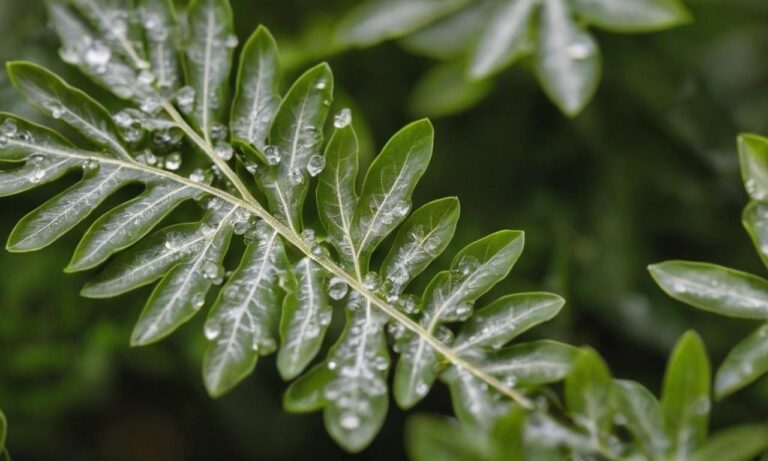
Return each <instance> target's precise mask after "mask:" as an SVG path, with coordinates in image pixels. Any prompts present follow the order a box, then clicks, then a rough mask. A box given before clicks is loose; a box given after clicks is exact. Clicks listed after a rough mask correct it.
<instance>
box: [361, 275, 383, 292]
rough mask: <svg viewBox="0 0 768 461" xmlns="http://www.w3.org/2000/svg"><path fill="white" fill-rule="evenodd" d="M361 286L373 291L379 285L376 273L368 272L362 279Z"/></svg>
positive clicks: (379, 280)
mask: <svg viewBox="0 0 768 461" xmlns="http://www.w3.org/2000/svg"><path fill="white" fill-rule="evenodd" d="M363 285H365V288H367V289H369V290H375V289H376V288H377V287H378V286H379V285H381V279H379V274H377V273H376V272H368V273H367V274H365V277H363Z"/></svg>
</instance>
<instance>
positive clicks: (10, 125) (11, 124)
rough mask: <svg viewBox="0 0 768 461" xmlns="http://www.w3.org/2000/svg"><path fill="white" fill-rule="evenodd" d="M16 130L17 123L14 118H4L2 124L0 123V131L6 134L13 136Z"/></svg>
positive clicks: (17, 127) (17, 129)
mask: <svg viewBox="0 0 768 461" xmlns="http://www.w3.org/2000/svg"><path fill="white" fill-rule="evenodd" d="M18 131H19V125H18V124H17V123H16V120H14V119H12V118H7V119H5V121H4V122H3V124H2V125H0V132H2V133H3V134H4V135H6V136H15V135H16V133H18Z"/></svg>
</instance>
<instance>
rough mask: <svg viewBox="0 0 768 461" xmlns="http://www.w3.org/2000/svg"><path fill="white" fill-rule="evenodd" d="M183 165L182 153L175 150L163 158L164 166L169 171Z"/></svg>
mask: <svg viewBox="0 0 768 461" xmlns="http://www.w3.org/2000/svg"><path fill="white" fill-rule="evenodd" d="M180 167H181V154H180V153H178V152H173V153H171V154H168V155H167V156H166V157H165V159H164V160H163V168H165V169H166V170H168V171H176V170H178V169H179V168H180Z"/></svg>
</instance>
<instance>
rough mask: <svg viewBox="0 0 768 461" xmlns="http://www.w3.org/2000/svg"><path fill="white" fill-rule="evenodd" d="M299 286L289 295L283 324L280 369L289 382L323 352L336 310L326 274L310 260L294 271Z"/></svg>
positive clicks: (278, 356) (301, 261)
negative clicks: (334, 309)
mask: <svg viewBox="0 0 768 461" xmlns="http://www.w3.org/2000/svg"><path fill="white" fill-rule="evenodd" d="M293 272H294V274H295V276H296V279H297V280H296V283H295V287H293V288H292V289H291V290H289V292H288V295H287V296H286V299H285V302H284V305H283V306H284V307H283V315H282V319H281V323H280V337H281V339H282V344H281V346H280V351H279V352H278V354H277V369H278V370H279V371H280V375H281V376H282V377H283V379H285V380H289V379H293V378H295V377H296V376H298V375H299V374H300V373H301V372H302V371H304V369H305V368H306V367H307V365H309V363H310V362H311V361H312V359H314V358H315V356H316V355H317V353H318V352H319V351H320V346H321V345H322V344H323V339H324V338H325V332H326V330H327V329H328V325H330V323H331V316H332V314H333V310H332V307H331V304H330V300H329V298H328V293H327V292H326V290H325V282H326V278H327V273H326V271H325V270H324V269H323V268H321V267H320V266H318V265H317V263H315V262H314V261H312V260H311V259H309V258H302V259H301V260H300V261H299V262H297V263H296V264H295V266H294V268H293Z"/></svg>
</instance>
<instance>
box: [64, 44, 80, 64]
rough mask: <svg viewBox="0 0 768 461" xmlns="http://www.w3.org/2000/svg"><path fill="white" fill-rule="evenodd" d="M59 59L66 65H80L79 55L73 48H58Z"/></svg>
mask: <svg viewBox="0 0 768 461" xmlns="http://www.w3.org/2000/svg"><path fill="white" fill-rule="evenodd" d="M59 57H60V58H61V60H62V61H64V62H66V63H67V64H80V53H79V52H78V51H77V48H75V47H74V46H62V47H61V48H59Z"/></svg>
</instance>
